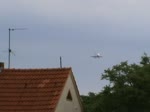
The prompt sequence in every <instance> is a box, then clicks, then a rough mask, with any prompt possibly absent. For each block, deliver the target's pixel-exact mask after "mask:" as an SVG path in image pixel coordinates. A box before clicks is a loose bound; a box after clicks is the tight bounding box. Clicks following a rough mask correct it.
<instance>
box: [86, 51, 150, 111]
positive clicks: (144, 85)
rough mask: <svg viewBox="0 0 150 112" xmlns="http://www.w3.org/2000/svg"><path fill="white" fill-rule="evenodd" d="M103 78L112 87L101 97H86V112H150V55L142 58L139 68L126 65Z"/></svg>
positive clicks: (103, 92) (134, 65) (117, 67)
mask: <svg viewBox="0 0 150 112" xmlns="http://www.w3.org/2000/svg"><path fill="white" fill-rule="evenodd" d="M101 78H102V80H108V81H109V82H110V83H109V84H108V85H106V86H105V87H104V89H103V91H101V92H100V93H98V94H94V95H92V94H91V95H88V96H86V97H87V98H89V100H88V105H87V102H84V105H86V110H85V112H150V58H149V57H148V56H147V54H144V55H143V56H142V57H141V62H140V64H128V62H127V61H125V62H121V63H120V64H118V65H114V66H113V67H112V68H108V69H107V70H105V71H104V73H103V74H102V77H101ZM83 101H85V100H84V99H83ZM89 108H90V109H89ZM88 110H89V111H88Z"/></svg>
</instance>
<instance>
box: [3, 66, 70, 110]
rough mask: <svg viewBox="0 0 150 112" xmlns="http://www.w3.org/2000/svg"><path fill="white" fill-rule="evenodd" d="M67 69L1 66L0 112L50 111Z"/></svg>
mask: <svg viewBox="0 0 150 112" xmlns="http://www.w3.org/2000/svg"><path fill="white" fill-rule="evenodd" d="M70 72H72V71H71V68H59V69H56V68H55V69H3V70H2V71H1V72H0V112H53V111H54V109H55V107H56V104H57V102H58V100H59V97H60V95H61V92H62V90H63V88H64V85H65V82H66V80H67V78H68V75H69V74H70Z"/></svg>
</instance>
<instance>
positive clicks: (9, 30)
mask: <svg viewBox="0 0 150 112" xmlns="http://www.w3.org/2000/svg"><path fill="white" fill-rule="evenodd" d="M26 29H27V28H9V29H8V33H9V39H8V68H10V54H11V52H12V50H11V48H10V32H11V31H14V30H26Z"/></svg>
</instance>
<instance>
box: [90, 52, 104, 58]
mask: <svg viewBox="0 0 150 112" xmlns="http://www.w3.org/2000/svg"><path fill="white" fill-rule="evenodd" d="M91 57H92V58H101V57H102V56H101V55H100V53H97V54H96V55H94V56H91Z"/></svg>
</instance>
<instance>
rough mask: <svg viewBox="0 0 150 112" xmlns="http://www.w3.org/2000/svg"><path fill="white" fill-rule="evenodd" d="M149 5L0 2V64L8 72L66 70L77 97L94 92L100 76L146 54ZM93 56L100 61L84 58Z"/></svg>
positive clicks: (113, 0) (88, 0)
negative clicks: (72, 78)
mask: <svg viewBox="0 0 150 112" xmlns="http://www.w3.org/2000/svg"><path fill="white" fill-rule="evenodd" d="M149 4H150V1H149V0H0V61H3V62H5V65H6V67H7V66H8V28H27V30H22V31H21V30H15V31H11V49H12V50H13V51H14V52H15V56H13V55H12V56H11V67H12V68H56V67H59V57H60V56H62V61H63V66H64V67H72V70H73V73H74V75H75V79H76V81H77V85H78V88H79V91H80V93H81V94H87V93H88V92H100V90H102V88H103V86H104V85H105V84H106V83H107V82H106V81H101V80H100V77H101V73H103V72H104V70H105V69H107V68H110V67H112V66H113V65H115V64H118V63H120V62H121V61H126V60H128V61H129V62H130V63H133V62H135V63H138V62H139V60H140V56H141V55H142V54H143V53H144V52H146V53H147V54H149V52H150V49H149V48H150V44H149V41H150V37H149V36H150V13H149V11H150V7H149ZM96 52H100V53H101V54H102V55H103V58H101V59H93V58H91V57H90V56H91V55H94V54H95V53H96Z"/></svg>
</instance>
